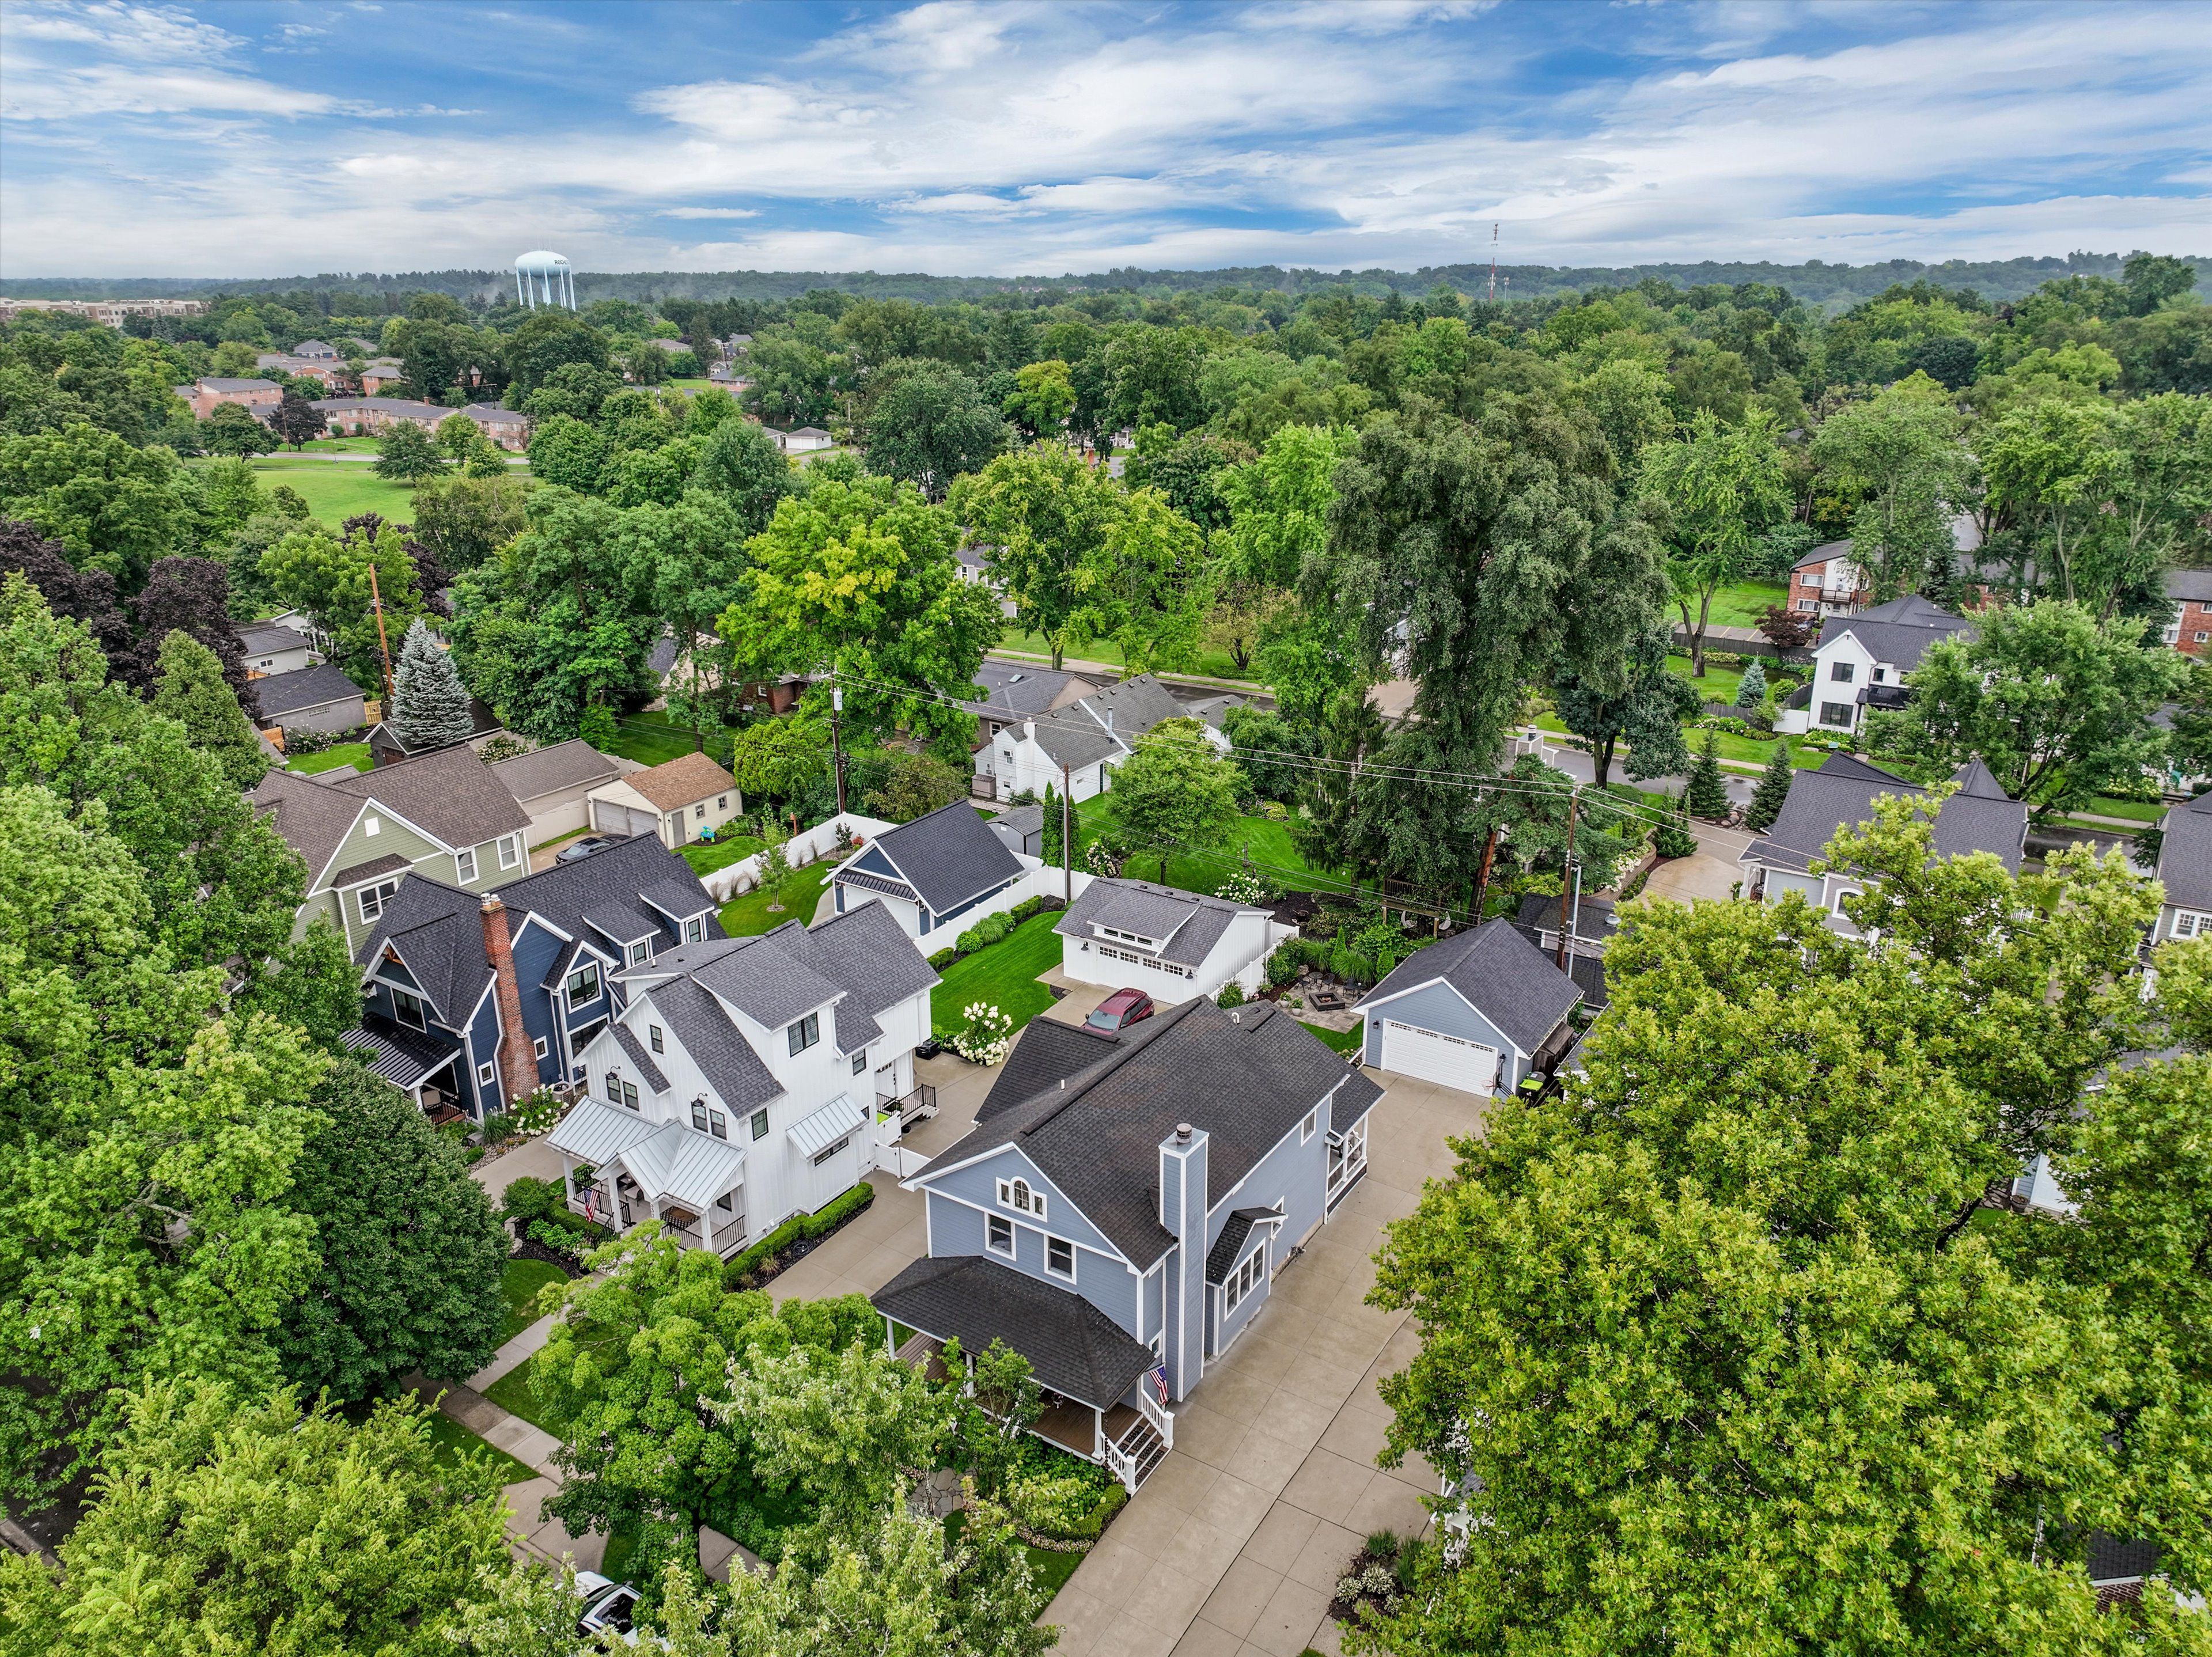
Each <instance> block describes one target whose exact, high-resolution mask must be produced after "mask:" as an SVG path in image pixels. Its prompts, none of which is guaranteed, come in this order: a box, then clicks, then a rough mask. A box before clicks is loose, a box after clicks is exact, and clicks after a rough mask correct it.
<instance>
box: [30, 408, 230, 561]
mask: <svg viewBox="0 0 2212 1657" xmlns="http://www.w3.org/2000/svg"><path fill="white" fill-rule="evenodd" d="M0 510H4V512H5V513H6V515H7V516H8V517H10V518H19V519H27V520H28V521H29V522H31V523H33V524H36V525H38V526H39V527H40V529H41V530H44V531H46V533H47V534H48V535H50V536H52V537H54V539H56V540H57V541H59V542H60V543H62V546H63V549H64V550H65V551H66V552H67V553H68V554H69V558H70V562H71V563H73V564H75V565H76V567H77V568H79V569H85V570H99V571H102V572H104V573H105V574H109V575H112V576H113V577H114V578H115V581H116V586H118V588H119V589H120V590H121V591H123V592H136V591H137V588H138V586H139V584H140V583H141V582H143V580H145V579H146V571H147V570H148V569H149V568H150V567H151V566H152V565H153V563H154V561H155V559H157V558H162V557H166V556H167V555H169V554H170V553H173V552H189V551H191V550H192V549H193V547H192V518H193V513H192V503H191V497H190V492H189V490H188V488H187V485H186V483H185V475H184V467H183V466H182V465H181V464H179V462H178V460H177V458H176V456H175V455H173V454H172V453H170V452H169V451H167V449H134V448H132V447H131V445H130V444H128V443H126V442H125V441H124V440H123V439H121V438H120V437H118V436H117V435H116V434H114V433H112V432H109V431H102V430H101V429H100V428H98V427H96V426H94V425H91V424H89V423H88V422H82V421H78V422H71V423H70V424H68V425H65V426H64V427H62V428H61V429H60V430H58V431H52V432H39V433H34V434H27V435H24V436H15V437H0Z"/></svg>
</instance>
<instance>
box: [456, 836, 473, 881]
mask: <svg viewBox="0 0 2212 1657" xmlns="http://www.w3.org/2000/svg"><path fill="white" fill-rule="evenodd" d="M453 872H454V873H455V874H456V875H458V876H459V877H460V881H461V883H462V884H463V885H464V886H465V885H467V884H468V883H469V882H471V881H472V880H474V879H475V878H476V877H477V848H476V847H473V846H464V847H461V849H460V850H459V851H458V852H456V853H453Z"/></svg>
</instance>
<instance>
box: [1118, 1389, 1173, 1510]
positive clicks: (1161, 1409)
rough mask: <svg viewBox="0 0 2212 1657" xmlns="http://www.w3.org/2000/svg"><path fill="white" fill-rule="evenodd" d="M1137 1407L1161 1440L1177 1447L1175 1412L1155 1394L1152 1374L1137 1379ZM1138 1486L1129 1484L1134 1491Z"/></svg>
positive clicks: (1167, 1444) (1168, 1445)
mask: <svg viewBox="0 0 2212 1657" xmlns="http://www.w3.org/2000/svg"><path fill="white" fill-rule="evenodd" d="M1137 1409H1138V1411H1139V1413H1141V1414H1142V1415H1143V1416H1144V1417H1145V1419H1146V1420H1147V1421H1149V1422H1151V1423H1152V1430H1153V1431H1154V1432H1156V1433H1158V1435H1160V1442H1161V1443H1163V1444H1164V1445H1166V1446H1167V1447H1168V1448H1170V1450H1172V1449H1173V1448H1175V1416H1174V1413H1173V1412H1172V1411H1170V1410H1169V1409H1168V1408H1167V1407H1166V1406H1165V1405H1163V1404H1162V1403H1161V1402H1160V1401H1159V1399H1158V1398H1156V1397H1154V1396H1153V1393H1152V1377H1151V1376H1150V1375H1140V1376H1139V1377H1138V1379H1137ZM1136 1488H1137V1487H1136V1486H1135V1485H1134V1484H1132V1485H1130V1486H1129V1489H1130V1490H1132V1491H1134V1490H1135V1489H1136Z"/></svg>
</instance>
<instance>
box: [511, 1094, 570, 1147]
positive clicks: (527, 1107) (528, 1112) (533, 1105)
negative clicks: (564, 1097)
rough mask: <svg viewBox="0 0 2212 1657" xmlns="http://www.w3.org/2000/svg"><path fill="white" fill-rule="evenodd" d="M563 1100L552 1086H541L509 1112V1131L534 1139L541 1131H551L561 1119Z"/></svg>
mask: <svg viewBox="0 0 2212 1657" xmlns="http://www.w3.org/2000/svg"><path fill="white" fill-rule="evenodd" d="M561 1110H562V1105H561V1100H560V1098H559V1096H557V1095H556V1094H555V1093H554V1091H553V1089H550V1088H540V1089H538V1091H537V1092H535V1093H533V1094H532V1095H531V1096H529V1097H528V1098H527V1099H525V1100H524V1101H523V1102H521V1103H520V1104H519V1105H517V1106H516V1107H515V1108H514V1109H513V1111H512V1112H510V1113H509V1114H508V1116H507V1132H510V1133H519V1134H520V1135H522V1136H523V1138H526V1139H534V1138H537V1137H538V1135H539V1134H541V1133H550V1132H552V1131H553V1126H554V1124H555V1123H556V1122H558V1121H559V1120H561Z"/></svg>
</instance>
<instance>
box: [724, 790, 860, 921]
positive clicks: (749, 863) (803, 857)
mask: <svg viewBox="0 0 2212 1657" xmlns="http://www.w3.org/2000/svg"><path fill="white" fill-rule="evenodd" d="M894 826H895V825H894V824H891V823H888V822H884V820H883V819H882V818H881V817H864V816H860V813H858V812H857V811H848V812H845V813H844V814H843V815H842V816H834V817H831V818H830V819H829V821H828V822H817V823H816V824H815V825H814V827H812V828H811V829H806V830H805V831H804V832H803V833H800V834H796V835H793V836H792V837H791V839H790V840H789V841H787V842H786V843H785V845H784V848H783V854H784V856H785V857H787V858H788V859H790V860H791V866H792V867H793V868H794V869H796V868H799V867H800V866H801V865H805V864H809V863H814V862H818V861H819V860H820V859H823V858H825V857H834V856H836V855H837V854H838V853H837V831H838V830H839V829H841V828H842V829H844V830H845V832H846V834H847V835H848V836H849V837H850V838H851V839H853V840H855V841H864V840H873V839H874V838H875V837H876V836H877V835H880V834H882V833H883V832H884V830H885V829H890V828H892V827H894ZM767 855H768V854H767V853H765V852H756V853H753V854H752V855H751V856H750V857H749V858H745V859H741V860H740V861H738V862H736V863H732V864H731V865H729V866H728V867H727V868H726V869H717V870H715V871H714V873H713V874H711V875H706V876H703V877H702V880H703V882H704V883H705V885H706V888H707V889H708V892H710V893H711V894H713V895H714V901H716V902H717V903H727V902H728V901H730V900H731V899H732V898H733V897H735V896H737V895H738V894H739V893H740V892H750V890H752V889H753V888H754V887H756V886H757V885H759V884H760V876H761V865H762V863H763V861H764V860H765V859H766V858H767Z"/></svg>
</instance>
